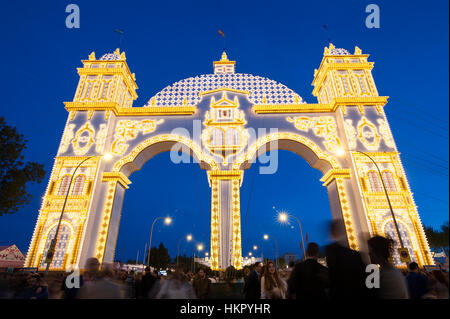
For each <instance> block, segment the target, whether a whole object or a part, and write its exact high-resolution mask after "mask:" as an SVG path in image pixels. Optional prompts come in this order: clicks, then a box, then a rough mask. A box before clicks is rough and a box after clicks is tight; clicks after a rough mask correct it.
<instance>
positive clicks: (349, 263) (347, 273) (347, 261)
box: [325, 220, 368, 299]
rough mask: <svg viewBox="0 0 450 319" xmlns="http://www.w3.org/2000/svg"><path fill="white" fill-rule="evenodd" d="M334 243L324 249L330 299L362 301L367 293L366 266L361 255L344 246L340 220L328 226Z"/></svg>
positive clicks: (342, 226)
mask: <svg viewBox="0 0 450 319" xmlns="http://www.w3.org/2000/svg"><path fill="white" fill-rule="evenodd" d="M330 234H331V237H332V238H333V239H334V240H335V242H334V243H332V244H330V245H328V246H327V247H326V248H325V255H326V260H327V266H328V271H329V280H330V298H331V299H362V298H366V297H367V295H368V291H367V288H366V285H365V279H366V265H365V264H364V262H363V260H362V258H361V254H360V253H359V252H357V251H355V250H353V249H350V248H348V247H345V246H344V243H346V241H347V238H346V233H345V226H344V223H343V222H342V221H341V220H334V221H333V222H332V223H331V226H330Z"/></svg>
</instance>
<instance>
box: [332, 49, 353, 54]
mask: <svg viewBox="0 0 450 319" xmlns="http://www.w3.org/2000/svg"><path fill="white" fill-rule="evenodd" d="M329 54H330V55H350V52H348V51H347V50H345V49H342V48H334V49H331V50H330V53H329Z"/></svg>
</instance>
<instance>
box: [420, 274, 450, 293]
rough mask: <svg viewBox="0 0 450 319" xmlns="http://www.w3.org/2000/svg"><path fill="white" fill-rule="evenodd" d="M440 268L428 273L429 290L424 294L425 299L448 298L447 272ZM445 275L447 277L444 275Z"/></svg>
mask: <svg viewBox="0 0 450 319" xmlns="http://www.w3.org/2000/svg"><path fill="white" fill-rule="evenodd" d="M444 274H445V273H444V272H442V271H441V270H433V271H432V272H431V274H430V280H429V282H430V290H429V293H428V294H427V295H426V296H424V298H427V299H448V292H449V291H448V274H445V275H444ZM446 275H447V277H446Z"/></svg>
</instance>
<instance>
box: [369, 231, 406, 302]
mask: <svg viewBox="0 0 450 319" xmlns="http://www.w3.org/2000/svg"><path fill="white" fill-rule="evenodd" d="M393 243H394V241H393V240H392V239H389V238H384V237H381V236H375V237H372V238H370V239H369V241H368V244H369V255H370V260H371V262H372V264H377V265H380V288H378V289H374V291H375V293H376V295H377V297H378V298H380V299H408V298H409V295H408V286H407V284H406V279H405V276H404V275H403V274H402V272H401V271H400V270H398V269H397V268H395V266H394V265H392V264H391V263H390V262H389V258H391V255H392V249H393V248H392V247H393Z"/></svg>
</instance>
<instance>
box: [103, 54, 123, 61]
mask: <svg viewBox="0 0 450 319" xmlns="http://www.w3.org/2000/svg"><path fill="white" fill-rule="evenodd" d="M100 60H120V55H118V54H116V53H106V54H103V55H102V57H101V58H100Z"/></svg>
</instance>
